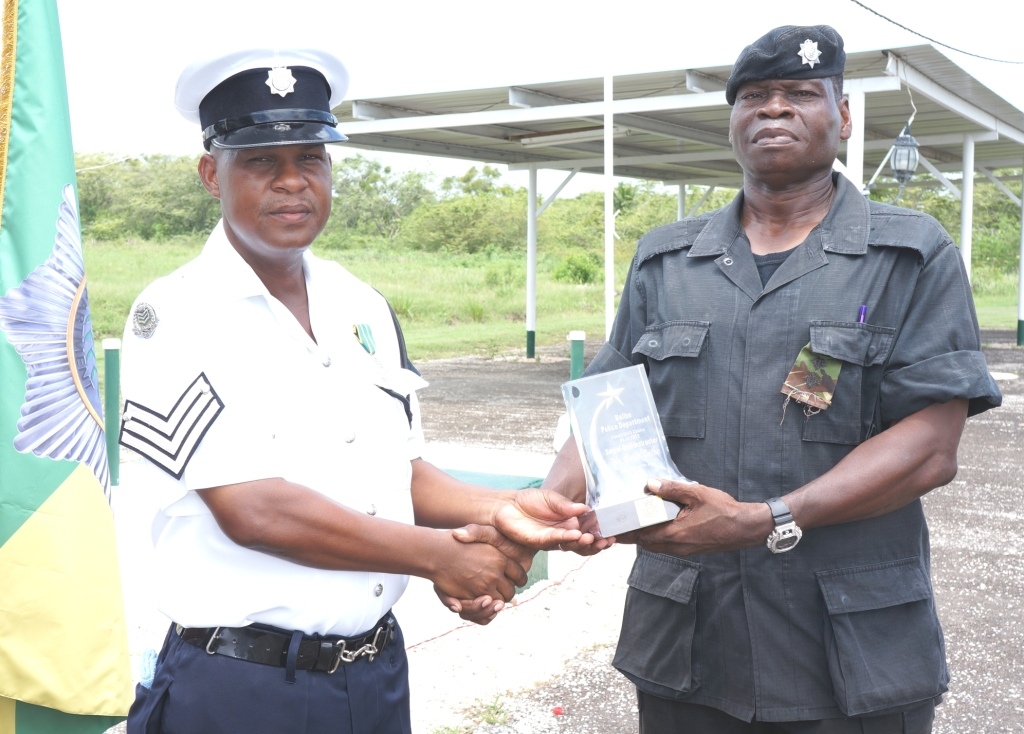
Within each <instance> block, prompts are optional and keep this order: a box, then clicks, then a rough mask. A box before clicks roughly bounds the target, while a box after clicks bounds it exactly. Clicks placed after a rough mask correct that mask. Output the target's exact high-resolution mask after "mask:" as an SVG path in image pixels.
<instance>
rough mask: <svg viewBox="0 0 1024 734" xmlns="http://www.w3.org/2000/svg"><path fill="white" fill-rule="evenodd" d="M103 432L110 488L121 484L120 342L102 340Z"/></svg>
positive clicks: (116, 340)
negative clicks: (105, 439)
mask: <svg viewBox="0 0 1024 734" xmlns="http://www.w3.org/2000/svg"><path fill="white" fill-rule="evenodd" d="M103 361H104V365H103V381H104V396H103V430H104V432H105V433H106V435H107V464H108V465H109V467H110V486H111V487H116V486H117V485H118V484H120V482H121V455H120V447H119V446H118V445H117V436H118V433H119V432H120V430H121V340H120V339H104V340H103Z"/></svg>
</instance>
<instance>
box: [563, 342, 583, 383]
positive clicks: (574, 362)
mask: <svg viewBox="0 0 1024 734" xmlns="http://www.w3.org/2000/svg"><path fill="white" fill-rule="evenodd" d="M567 338H568V339H569V342H570V346H569V379H570V380H575V379H578V378H580V377H582V376H583V342H584V341H585V340H586V338H587V332H585V331H570V332H569V336H568V337H567Z"/></svg>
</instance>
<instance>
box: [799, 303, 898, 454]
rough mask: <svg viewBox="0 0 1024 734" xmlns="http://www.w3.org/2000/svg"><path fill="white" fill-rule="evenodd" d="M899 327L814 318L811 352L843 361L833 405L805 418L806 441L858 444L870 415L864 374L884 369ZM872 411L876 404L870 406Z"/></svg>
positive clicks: (804, 432)
mask: <svg viewBox="0 0 1024 734" xmlns="http://www.w3.org/2000/svg"><path fill="white" fill-rule="evenodd" d="M895 335H896V330H895V329H894V328H892V327H889V326H875V325H873V324H861V323H852V322H842V321H812V322H811V351H812V352H814V353H815V354H820V355H822V356H825V357H832V358H833V359H838V360H839V361H841V362H842V363H843V366H842V369H841V370H840V372H839V379H838V381H837V382H836V391H835V394H834V395H833V396H832V404H831V405H830V406H829V408H828V410H823V411H821V412H820V413H817V414H815V415H813V416H811V417H810V418H809V419H808V420H805V421H803V440H804V441H820V442H823V443H838V444H853V445H856V444H858V443H860V442H861V441H862V440H863V437H864V436H866V433H867V426H866V424H868V425H869V424H870V421H871V417H870V415H869V416H866V417H865V416H864V415H863V407H865V406H863V405H862V400H863V397H862V396H863V390H864V374H865V371H866V370H870V369H872V368H873V369H876V370H878V369H881V366H882V365H883V364H885V361H886V360H887V359H888V358H889V352H891V351H892V344H893V339H894V338H895ZM871 410H872V413H873V411H874V406H873V404H872V406H871Z"/></svg>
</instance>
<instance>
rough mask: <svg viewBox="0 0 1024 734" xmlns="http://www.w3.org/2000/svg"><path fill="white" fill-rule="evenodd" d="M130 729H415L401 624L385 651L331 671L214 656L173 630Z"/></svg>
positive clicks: (186, 732) (205, 732)
mask: <svg viewBox="0 0 1024 734" xmlns="http://www.w3.org/2000/svg"><path fill="white" fill-rule="evenodd" d="M135 694H136V697H135V702H134V703H133V704H132V707H131V711H130V712H129V714H128V734H198V733H200V732H201V733H202V734H293V733H295V732H303V733H304V734H410V733H411V731H412V727H411V723H410V715H409V662H408V659H407V658H406V654H405V639H404V637H403V635H402V630H401V628H399V627H398V626H397V625H396V628H395V638H394V639H393V640H392V641H391V642H389V643H388V645H387V647H386V648H385V649H384V654H383V655H382V656H381V657H379V658H377V659H376V660H374V661H373V662H370V661H369V660H367V659H366V658H360V659H359V661H357V662H355V663H352V664H350V665H342V666H340V667H339V668H338V670H337V672H335V673H334V674H332V675H328V674H327V673H323V672H319V671H309V670H298V671H296V680H295V682H294V683H288V682H286V681H285V669H284V668H277V667H273V666H270V665H260V664H259V663H251V662H247V661H244V660H236V659H234V658H228V657H224V656H222V655H208V654H207V653H206V651H204V650H202V649H201V648H198V647H193V646H192V645H190V644H188V643H187V642H185V641H184V640H182V639H181V637H179V636H178V635H177V634H176V633H175V632H174V625H171V630H170V631H169V632H168V634H167V638H166V639H165V640H164V646H163V649H162V650H161V651H160V655H159V657H158V659H157V666H156V675H155V676H154V678H153V685H152V687H151V688H148V689H147V688H143V687H142V686H141V685H139V686H136V691H135Z"/></svg>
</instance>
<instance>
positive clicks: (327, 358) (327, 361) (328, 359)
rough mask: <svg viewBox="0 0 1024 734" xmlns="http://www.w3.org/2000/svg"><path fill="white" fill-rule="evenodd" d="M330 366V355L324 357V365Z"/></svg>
mask: <svg viewBox="0 0 1024 734" xmlns="http://www.w3.org/2000/svg"><path fill="white" fill-rule="evenodd" d="M330 366H331V358H330V357H324V367H330Z"/></svg>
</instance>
